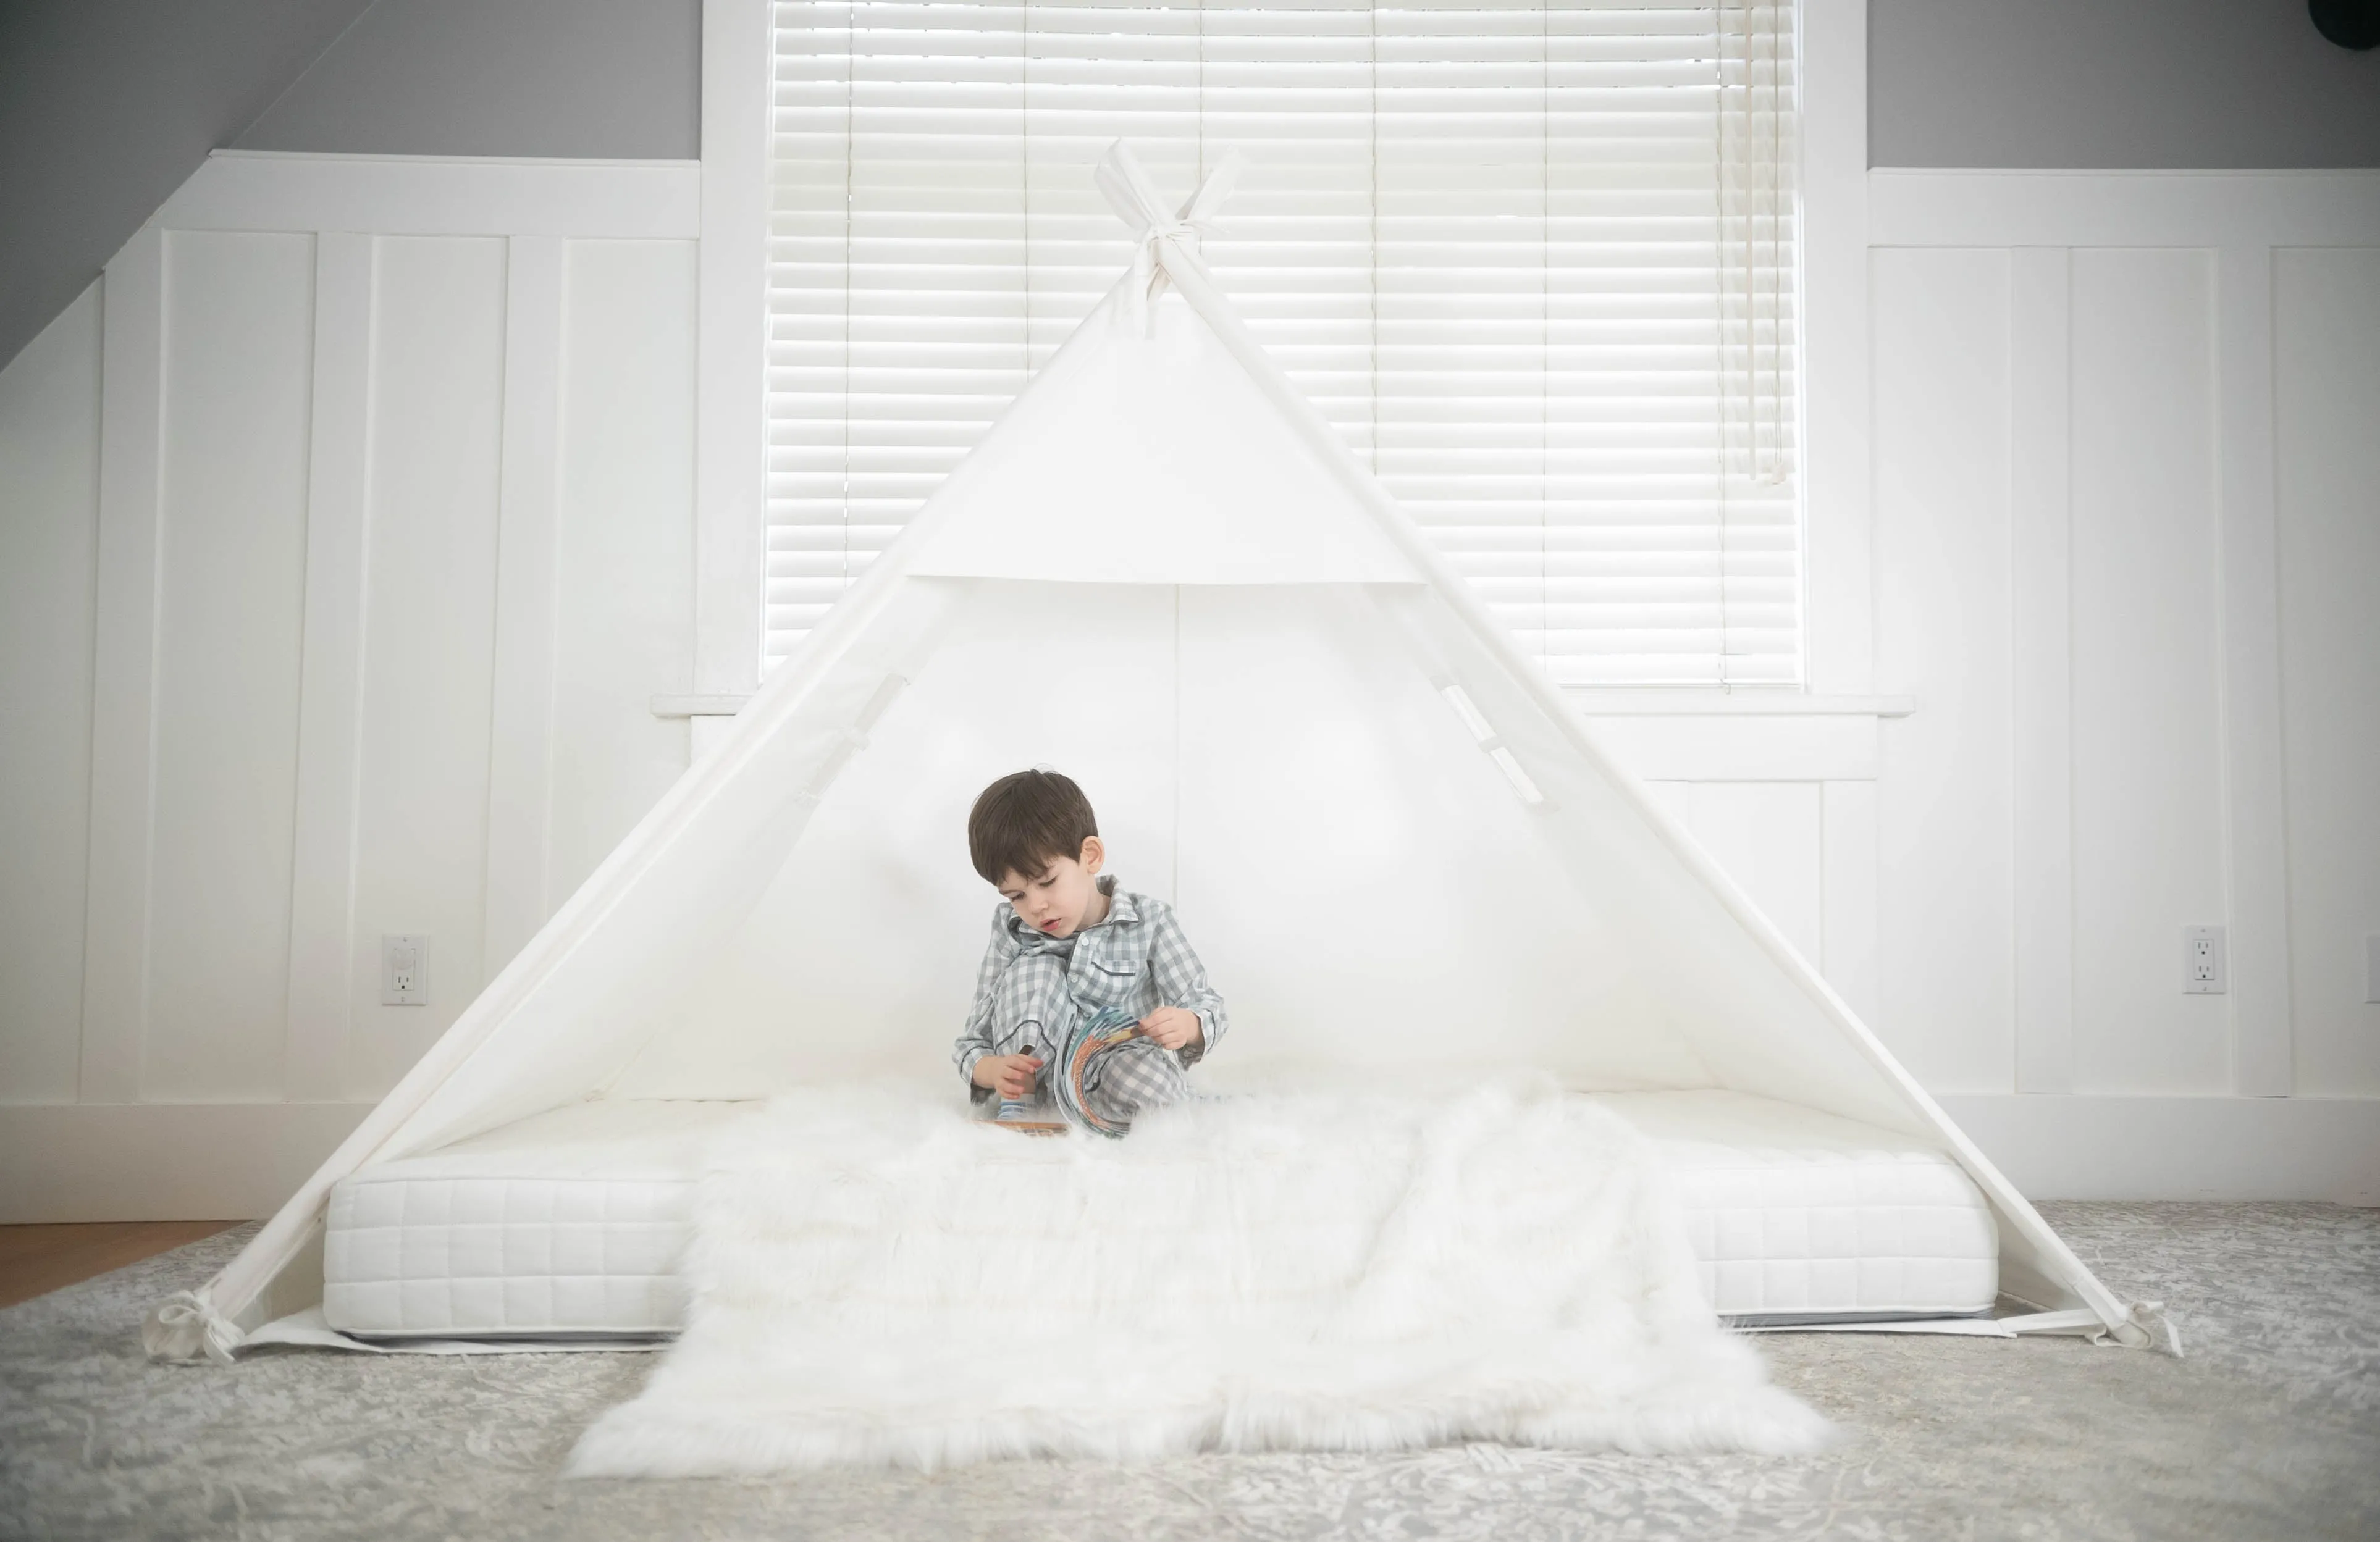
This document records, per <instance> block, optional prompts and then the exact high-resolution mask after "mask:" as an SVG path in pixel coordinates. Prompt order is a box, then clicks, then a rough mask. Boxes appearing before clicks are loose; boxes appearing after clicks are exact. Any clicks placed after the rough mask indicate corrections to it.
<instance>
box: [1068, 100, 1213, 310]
mask: <svg viewBox="0 0 2380 1542" xmlns="http://www.w3.org/2000/svg"><path fill="white" fill-rule="evenodd" d="M1243 164H1245V158H1244V157H1243V156H1242V155H1241V154H1240V152H1238V151H1236V150H1234V151H1232V152H1228V153H1227V154H1225V155H1224V157H1223V159H1222V160H1221V161H1220V163H1219V164H1217V165H1216V167H1215V169H1214V170H1213V171H1212V172H1209V173H1208V176H1207V180H1206V181H1204V182H1202V183H1200V184H1199V185H1198V190H1197V191H1196V192H1195V193H1192V194H1191V195H1190V200H1189V201H1188V202H1186V203H1184V204H1183V205H1182V207H1181V208H1180V209H1179V210H1174V209H1169V208H1167V207H1166V205H1165V200H1164V199H1163V197H1162V196H1161V195H1160V193H1159V192H1158V190H1157V185H1156V184H1155V183H1153V182H1151V181H1150V180H1149V179H1148V173H1147V170H1145V169H1144V168H1143V167H1142V166H1141V164H1140V158H1139V157H1138V156H1136V155H1135V154H1133V152H1132V147H1131V146H1129V145H1127V144H1125V143H1124V142H1123V140H1116V141H1115V142H1114V143H1113V144H1111V145H1109V146H1108V152H1107V153H1106V154H1105V155H1103V156H1101V157H1099V170H1098V171H1097V173H1095V174H1094V176H1093V180H1094V181H1096V182H1097V183H1098V184H1099V191H1100V192H1101V193H1102V194H1104V195H1106V198H1107V200H1108V207H1110V208H1111V209H1113V210H1114V211H1115V212H1116V217H1117V218H1119V219H1121V220H1123V223H1124V224H1126V225H1130V226H1132V232H1133V247H1132V284H1131V286H1130V287H1129V289H1128V290H1127V291H1126V295H1125V297H1126V300H1127V301H1128V302H1129V309H1128V314H1129V315H1130V316H1131V318H1132V324H1133V330H1134V331H1135V333H1137V334H1140V335H1143V336H1149V335H1153V334H1154V322H1152V320H1151V311H1150V306H1151V304H1152V302H1154V301H1155V300H1156V299H1157V297H1159V296H1160V295H1162V294H1163V293H1165V286H1166V285H1167V284H1168V283H1169V282H1170V281H1169V280H1168V279H1167V277H1166V274H1165V267H1164V264H1163V263H1162V262H1160V261H1159V260H1158V255H1157V245H1158V243H1159V242H1160V241H1169V240H1178V241H1185V242H1189V243H1192V244H1193V245H1194V246H1195V243H1196V240H1197V238H1198V237H1205V236H1211V235H1214V234H1216V233H1217V232H1216V228H1215V223H1214V215H1215V211H1216V210H1217V209H1219V208H1220V207H1222V203H1223V200H1225V199H1227V198H1229V197H1231V196H1232V184H1233V183H1234V182H1236V181H1238V180H1239V176H1240V167H1241V166H1242V165H1243Z"/></svg>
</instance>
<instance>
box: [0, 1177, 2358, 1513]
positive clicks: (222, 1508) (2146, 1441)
mask: <svg viewBox="0 0 2380 1542" xmlns="http://www.w3.org/2000/svg"><path fill="white" fill-rule="evenodd" d="M2044 1208H2045V1209H2046V1211H2047V1212H2048V1214H2049V1218H2050V1220H2051V1222H2052V1223H2053V1224H2055V1225H2057V1226H2058V1228H2059V1229H2060V1230H2061V1231H2062V1232H2064V1233H2065V1234H2066V1236H2067V1237H2068V1238H2069V1239H2070V1241H2071V1242H2073V1243H2074V1245H2076V1247H2077V1248H2078V1249H2079V1250H2080V1251H2081V1252H2082V1253H2083V1257H2085V1258H2086V1259H2087V1260H2088V1261H2089V1262H2090V1263H2091V1264H2092V1266H2093V1267H2094V1268H2095V1269H2097V1270H2098V1271H2099V1273H2100V1276H2101V1278H2102V1279H2104V1280H2106V1281H2107V1283H2108V1284H2109V1285H2110V1286H2111V1287H2113V1288H2114V1289H2115V1291H2116V1292H2117V1293H2118V1294H2119V1295H2126V1296H2145V1297H2149V1298H2153V1299H2162V1300H2164V1301H2165V1302H2166V1303H2167V1304H2168V1307H2169V1309H2170V1310H2171V1313H2172V1315H2173V1316H2174V1317H2176V1318H2177V1319H2178V1320H2179V1321H2180V1324H2181V1328H2182V1332H2183V1334H2184V1343H2185V1347H2186V1348H2187V1349H2188V1350H2189V1352H2190V1357H2189V1358H2188V1359H2185V1360H2182V1361H2174V1360H2171V1359H2168V1358H2166V1357H2164V1356H2162V1355H2156V1354H2139V1353H2133V1352H2129V1351H2119V1350H2111V1349H2095V1348H2092V1347H2090V1346H2089V1345H2086V1344H2083V1343H2082V1342H2078V1341H2073V1340H2054V1341H2033V1342H2005V1341H2001V1340H1993V1339H1930V1338H1914V1337H1898V1336H1889V1335H1876V1336H1866V1335H1855V1334H1807V1335H1786V1336H1777V1337H1770V1338H1767V1339H1765V1340H1763V1341H1762V1342H1761V1347H1762V1349H1763V1351H1764V1352H1765V1353H1766V1354H1767V1355H1768V1357H1769V1359H1770V1360H1771V1362H1772V1364H1773V1366H1774V1367H1775V1373H1776V1377H1777V1379H1778V1380H1779V1383H1780V1384H1782V1385H1783V1386H1785V1387H1786V1388H1788V1389H1790V1390H1793V1391H1795V1392H1797V1393H1799V1394H1800V1395H1802V1396H1803V1397H1805V1398H1807V1399H1809V1400H1810V1401H1811V1402H1813V1403H1815V1405H1816V1406H1817V1407H1819V1408H1820V1409H1821V1410H1823V1411H1824V1412H1825V1413H1827V1414H1828V1415H1829V1416H1831V1417H1833V1418H1834V1419H1836V1420H1838V1421H1840V1423H1841V1424H1842V1425H1843V1426H1844V1427H1846V1429H1847V1430H1848V1431H1849V1436H1850V1438H1849V1439H1848V1440H1847V1441H1846V1442H1845V1443H1844V1444H1843V1445H1841V1446H1840V1447H1839V1448H1838V1449H1836V1450H1834V1451H1828V1452H1827V1453H1825V1454H1823V1455H1819V1456H1815V1457H1791V1458H1786V1457H1756V1456H1729V1457H1628V1456H1612V1455H1593V1456H1585V1455H1574V1454H1567V1453H1560V1452H1549V1451H1512V1450H1506V1449H1504V1448H1501V1447H1492V1446H1467V1447H1460V1448H1454V1449H1450V1450H1441V1451H1427V1452H1421V1453H1416V1454H1410V1455H1397V1456H1296V1455H1273V1456H1246V1457H1185V1458H1181V1459H1177V1460H1171V1461H1164V1462H1157V1463H1147V1464H1146V1465H1140V1466H1110V1465H1103V1464H1099V1463H1060V1462H1027V1463H993V1464H990V1465H987V1466H982V1467H974V1468H967V1469H962V1470H959V1471H954V1472H947V1473H942V1474H939V1475H933V1476H918V1475H915V1474H910V1473H893V1472H844V1473H837V1474H832V1475H820V1476H809V1477H803V1478H799V1479H787V1480H780V1481H769V1482H761V1481H707V1480H689V1481H671V1482H633V1481H618V1480H604V1481H566V1480H565V1479H563V1478H562V1477H561V1476H560V1472H561V1467H562V1463H563V1458H564V1457H565V1454H566V1453H567V1452H568V1451H569V1450H570V1447H571V1444H572V1442H573V1441H574V1440H576V1439H577V1436H578V1434H579V1432H580V1431H581V1430H583V1429H584V1428H585V1427H587V1425H588V1424H589V1421H591V1420H592V1419H593V1418H594V1417H595V1416H596V1415H598V1414H599V1413H601V1411H602V1410H603V1409H604V1408H606V1407H608V1406H610V1405H611V1404H613V1403H614V1402H619V1401H621V1400H622V1399H624V1398H625V1397H628V1396H630V1395H631V1394H633V1393H634V1392H635V1390H637V1387H638V1386H639V1385H640V1384H641V1383H642V1381H643V1378H644V1377H645V1376H646V1374H647V1373H648V1372H649V1370H650V1368H651V1365H652V1360H651V1357H650V1356H649V1355H644V1354H553V1355H504V1356H458V1357H455V1358H439V1357H433V1356H401V1355H393V1356H377V1355H373V1356H366V1355H342V1354H331V1353H324V1352H278V1351H276V1352H268V1353H265V1354H259V1355H256V1356H252V1357H249V1358H247V1359H244V1360H242V1361H241V1363H240V1364H239V1365H238V1366H237V1367H235V1368H232V1369H230V1370H225V1369H223V1368H220V1367H215V1366H151V1365H148V1364H146V1363H144V1362H143V1360H142V1358H141V1354H140V1342H139V1336H138V1333H137V1331H136V1325H137V1323H138V1320H139V1317H140V1310H141V1309H142V1308H143V1307H144V1306H145V1305H147V1304H149V1303H150V1302H152V1301H154V1300H155V1299H156V1298H157V1297H158V1296H160V1295H162V1294H164V1293H166V1292H167V1291H171V1290H176V1289H181V1288H186V1287H188V1286H190V1285H194V1284H196V1283H198V1282H199V1281H200V1280H202V1279H204V1278H205V1277H206V1276H207V1275H208V1274H209V1273H211V1272H212V1271H213V1270H214V1269H216V1268H218V1267H220V1265H221V1264H222V1263H223V1262H224V1260H225V1258H227V1257H229V1256H230V1254H231V1252H232V1251H233V1249H234V1248H236V1247H237V1245H238V1242H239V1241H240V1239H241V1238H242V1237H244V1236H245V1235H246V1230H245V1229H243V1230H242V1231H240V1232H232V1233H230V1234H227V1235H225V1236H223V1237H217V1238H212V1239H210V1240H209V1241H207V1242H203V1243H199V1244H195V1245H191V1246H189V1247H186V1248H183V1249H181V1250H180V1251H178V1252H176V1253H171V1254H167V1255H165V1256H164V1257H160V1258H156V1259H152V1260H151V1261H150V1262H148V1263H145V1264H140V1265H137V1266H135V1267H133V1268H131V1269H122V1270H119V1271H117V1272H116V1273H115V1274H111V1275H108V1276H105V1277H103V1278H102V1279H99V1280H95V1281H91V1282H89V1283H87V1284H84V1285H79V1286H76V1287H74V1288H72V1289H70V1290H66V1291H61V1292H59V1293H56V1294H55V1295H50V1296H44V1297H42V1298H41V1299H40V1300H37V1301H31V1302H28V1303H26V1304H24V1305H20V1306H15V1307H11V1308H9V1309H7V1310H6V1311H0V1536H5V1537H9V1538H17V1537H25V1538H36V1537H38V1538H44V1539H49V1538H55V1539H59V1542H65V1539H69V1538H79V1537H93V1538H100V1537H104V1538H110V1539H128V1538H154V1537H176V1538H179V1537H193V1538H195V1537H237V1538H243V1539H246V1538H256V1539H279V1538H319V1537H360V1538H374V1539H379V1538H389V1539H395V1538H413V1537H425V1538H427V1537H449V1536H461V1537H471V1538H553V1539H556V1542H564V1539H566V1542H609V1539H612V1538H630V1537H635V1538H645V1537H674V1536H687V1537H802V1538H808V1537H820V1538H824V1537H837V1538H841V1537H850V1538H870V1539H874V1538H910V1537H918V1538H941V1537H949V1536H966V1537H977V1538H987V1539H989V1538H1012V1537H1014V1538H1025V1537H1032V1538H1050V1537H1085V1538H1105V1537H1116V1536H1130V1537H1133V1538H1135V1542H1165V1539H1171V1538H1192V1537H1254V1538H1319V1537H1348V1538H1354V1537H1365V1538H1370V1537H1399V1538H1422V1537H1480V1538H1488V1537H1493V1538H1498V1539H1505V1538H1512V1539H1524V1538H1536V1537H1589V1536H1625V1537H1668V1536H1678V1537H1695V1538H1736V1537H1805V1536H1840V1537H1857V1538H1913V1539H1914V1538H1935V1537H1954V1538H1997V1537H2025V1538H2034V1539H2041V1542H2056V1539H2060V1538H2079V1537H2092V1538H2097V1537H2107V1538H2124V1539H2128V1542H2129V1539H2147V1538H2162V1537H2192V1538H2198V1537H2204V1538H2223V1539H2233V1538H2257V1537H2285V1538H2292V1539H2295V1538H2316V1537H2340V1538H2350V1537H2351V1538H2371V1537H2374V1536H2380V1210H2354V1209H2342V1208H2337V1207H2333V1206H2322V1205H2105V1204H2087V1205H2086V1204H2061V1205H2050V1206H2046V1207H2044Z"/></svg>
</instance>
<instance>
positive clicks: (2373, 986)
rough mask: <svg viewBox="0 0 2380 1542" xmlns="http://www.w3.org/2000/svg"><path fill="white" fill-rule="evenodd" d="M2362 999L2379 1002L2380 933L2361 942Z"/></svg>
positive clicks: (2375, 933)
mask: <svg viewBox="0 0 2380 1542" xmlns="http://www.w3.org/2000/svg"><path fill="white" fill-rule="evenodd" d="M2363 999H2364V1000H2365V1001H2367V1002H2380V932H2374V934H2373V935H2371V936H2370V937H2367V938H2365V939H2364V940H2363Z"/></svg>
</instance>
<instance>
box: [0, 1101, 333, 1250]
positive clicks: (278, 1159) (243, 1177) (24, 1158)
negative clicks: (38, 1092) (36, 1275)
mask: <svg viewBox="0 0 2380 1542" xmlns="http://www.w3.org/2000/svg"><path fill="white" fill-rule="evenodd" d="M370 1111H371V1105H370V1103H64V1104H58V1103H16V1104H0V1224H8V1225H15V1224H19V1223H22V1222H26V1221H47V1220H252V1219H255V1218H257V1217H261V1216H269V1215H271V1214H272V1213H273V1211H274V1210H277V1209H279V1208H281V1202H282V1201H283V1200H285V1199H286V1198H288V1197H289V1196H291V1195H292V1194H295V1193H296V1192H297V1185H298V1184H302V1183H304V1182H305V1181H306V1179H307V1178H308V1177H309V1176H310V1175H311V1174H312V1172H313V1171H314V1170H315V1169H316V1168H318V1167H320V1166H321V1165H322V1159H324V1158H325V1157H328V1156H329V1155H330V1154H331V1149H332V1147H335V1146H337V1145H338V1143H339V1142H340V1141H342V1140H344V1139H346V1136H347V1135H348V1133H349V1132H350V1131H352V1130H353V1129H354V1128H355V1127H356V1125H357V1124H358V1123H361V1122H362V1120H363V1116H364V1115H365V1114H366V1113H368V1112H370Z"/></svg>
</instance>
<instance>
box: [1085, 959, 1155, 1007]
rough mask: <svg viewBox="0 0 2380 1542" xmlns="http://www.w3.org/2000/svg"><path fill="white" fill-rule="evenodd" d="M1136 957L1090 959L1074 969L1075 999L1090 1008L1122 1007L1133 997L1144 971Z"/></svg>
mask: <svg viewBox="0 0 2380 1542" xmlns="http://www.w3.org/2000/svg"><path fill="white" fill-rule="evenodd" d="M1145 972H1146V971H1145V969H1144V968H1143V966H1142V965H1141V964H1140V962H1139V961H1138V960H1136V959H1126V958H1114V959H1107V958H1102V959H1093V960H1090V961H1088V964H1087V967H1083V968H1078V969H1076V970H1075V999H1076V1000H1078V1001H1080V1002H1084V1003H1085V1004H1086V1005H1088V1006H1092V1007H1103V1006H1121V1005H1123V1004H1125V1003H1127V1002H1130V1001H1131V1000H1132V996H1133V992H1134V991H1135V990H1136V989H1137V988H1138V986H1139V984H1140V977H1141V976H1142V975H1143V974H1144V973H1145Z"/></svg>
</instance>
